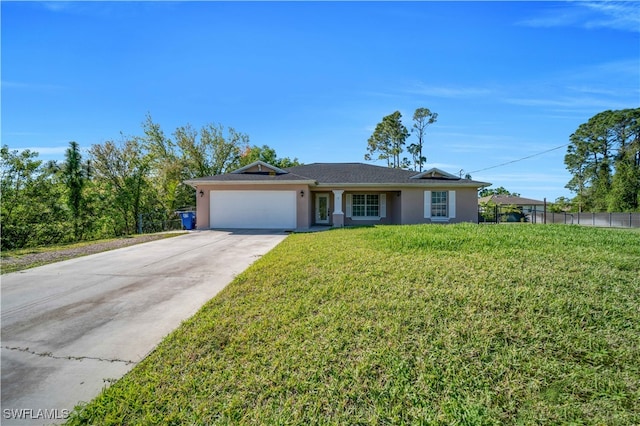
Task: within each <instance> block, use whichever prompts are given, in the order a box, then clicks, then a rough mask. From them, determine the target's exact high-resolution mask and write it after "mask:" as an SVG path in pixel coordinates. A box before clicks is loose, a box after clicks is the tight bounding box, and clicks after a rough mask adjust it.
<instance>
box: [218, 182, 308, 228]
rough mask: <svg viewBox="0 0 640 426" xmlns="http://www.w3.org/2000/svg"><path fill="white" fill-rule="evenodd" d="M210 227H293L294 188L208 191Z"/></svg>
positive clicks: (294, 208) (294, 214)
mask: <svg viewBox="0 0 640 426" xmlns="http://www.w3.org/2000/svg"><path fill="white" fill-rule="evenodd" d="M210 200H211V201H210V202H211V204H210V210H209V211H210V218H209V220H210V221H209V223H210V226H211V227H212V228H243V229H250V228H256V229H260V228H262V229H293V228H295V227H296V221H297V215H296V192H295V191H276V190H274V191H211V193H210Z"/></svg>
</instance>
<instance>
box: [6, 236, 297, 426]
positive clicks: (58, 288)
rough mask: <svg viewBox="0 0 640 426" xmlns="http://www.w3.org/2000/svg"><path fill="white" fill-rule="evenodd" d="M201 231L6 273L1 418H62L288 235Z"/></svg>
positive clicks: (18, 421) (27, 421)
mask: <svg viewBox="0 0 640 426" xmlns="http://www.w3.org/2000/svg"><path fill="white" fill-rule="evenodd" d="M284 238H286V234H285V233H283V232H270V231H248V230H238V231H195V232H191V233H189V234H188V235H185V236H180V237H174V238H169V239H166V240H160V241H154V242H150V243H146V244H141V245H136V246H131V247H126V248H122V249H118V250H113V251H110V252H104V253H99V254H95V255H91V256H86V257H82V258H77V259H72V260H68V261H65V262H59V263H55V264H51V265H46V266H42V267H39V268H34V269H30V270H26V271H22V272H16V273H12V274H7V275H3V276H2V278H1V289H2V301H1V307H2V310H1V316H2V349H1V355H2V364H1V367H2V368H1V370H2V407H1V408H2V412H1V415H2V417H1V418H0V423H2V424H3V425H42V424H58V423H62V422H64V420H65V419H66V417H67V416H68V414H69V413H70V412H71V410H73V408H74V406H75V405H76V404H78V403H79V402H86V401H90V400H91V399H93V398H94V397H95V396H97V395H98V394H99V393H100V391H101V390H102V389H103V388H104V387H105V386H108V385H109V384H110V383H112V382H113V381H115V380H117V379H119V378H121V377H122V376H123V375H124V374H125V373H126V372H128V371H129V370H131V369H132V368H133V367H134V366H135V365H136V364H137V363H138V362H140V361H141V360H142V359H143V358H144V357H145V356H146V355H147V354H148V353H149V352H151V351H152V350H153V348H154V347H155V346H156V345H157V344H158V343H159V342H160V341H161V340H162V339H163V338H164V337H165V336H166V335H167V334H169V333H170V332H171V331H173V330H174V329H175V328H176V327H177V326H178V325H180V323H181V322H182V321H184V320H186V319H187V318H189V317H191V316H192V315H193V314H194V313H195V312H196V311H197V310H198V309H199V308H200V307H201V306H202V305H203V304H204V303H205V302H206V301H208V300H209V299H211V298H212V297H214V296H215V295H216V294H217V293H218V292H219V291H220V290H222V289H223V288H224V287H225V286H226V285H227V284H228V283H229V282H231V281H232V280H233V278H234V277H235V276H236V275H237V274H239V273H240V272H242V271H243V270H245V269H246V268H247V267H248V266H249V265H250V264H251V263H253V262H254V261H255V260H256V259H257V258H259V257H261V256H262V255H264V254H265V253H267V252H268V251H269V250H271V249H272V248H273V247H275V246H276V245H277V244H278V243H279V242H280V241H282V240H283V239H284Z"/></svg>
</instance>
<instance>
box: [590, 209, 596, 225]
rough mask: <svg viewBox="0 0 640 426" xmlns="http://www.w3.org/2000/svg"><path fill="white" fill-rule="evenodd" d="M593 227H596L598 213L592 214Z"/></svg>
mask: <svg viewBox="0 0 640 426" xmlns="http://www.w3.org/2000/svg"><path fill="white" fill-rule="evenodd" d="M591 225H592V226H596V213H595V212H593V213H591Z"/></svg>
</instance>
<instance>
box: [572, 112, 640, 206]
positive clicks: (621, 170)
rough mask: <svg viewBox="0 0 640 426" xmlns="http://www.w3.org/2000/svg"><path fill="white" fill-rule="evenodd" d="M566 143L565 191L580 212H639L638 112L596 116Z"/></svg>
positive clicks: (639, 155)
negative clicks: (572, 193) (569, 175)
mask: <svg viewBox="0 0 640 426" xmlns="http://www.w3.org/2000/svg"><path fill="white" fill-rule="evenodd" d="M569 140H570V143H569V146H568V148H567V154H566V155H565V160H564V161H565V165H566V167H567V170H569V172H570V173H571V175H572V177H571V180H570V181H569V182H568V183H567V185H566V187H567V188H568V189H570V190H571V191H572V192H574V193H576V194H577V195H576V199H575V200H574V202H575V204H577V205H578V206H579V210H580V211H582V210H591V211H606V210H609V211H613V210H624V211H636V210H638V209H639V208H640V205H639V200H640V195H639V192H640V179H639V176H640V108H635V109H625V110H618V111H610V110H608V111H603V112H601V113H598V114H596V115H594V116H593V117H591V118H590V119H589V120H588V121H587V122H586V123H583V124H581V125H580V126H579V127H578V129H577V130H576V131H575V132H574V133H573V134H572V135H571V136H570V138H569Z"/></svg>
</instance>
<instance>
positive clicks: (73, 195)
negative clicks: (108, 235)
mask: <svg viewBox="0 0 640 426" xmlns="http://www.w3.org/2000/svg"><path fill="white" fill-rule="evenodd" d="M62 176H63V180H64V183H65V185H66V187H67V205H68V206H69V209H70V210H71V223H73V237H74V239H75V240H79V239H80V238H81V235H82V233H81V232H80V228H81V226H80V225H81V223H82V222H83V219H84V211H83V207H84V204H85V202H84V201H85V200H84V196H83V189H84V187H85V183H86V180H87V175H86V169H85V168H83V166H82V155H81V154H80V146H79V145H78V143H77V142H75V141H72V142H69V148H67V151H66V153H65V162H64V165H63V167H62Z"/></svg>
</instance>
